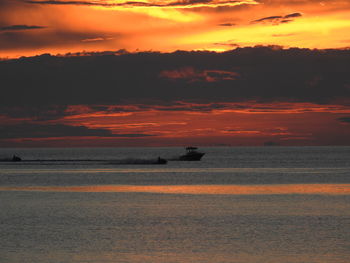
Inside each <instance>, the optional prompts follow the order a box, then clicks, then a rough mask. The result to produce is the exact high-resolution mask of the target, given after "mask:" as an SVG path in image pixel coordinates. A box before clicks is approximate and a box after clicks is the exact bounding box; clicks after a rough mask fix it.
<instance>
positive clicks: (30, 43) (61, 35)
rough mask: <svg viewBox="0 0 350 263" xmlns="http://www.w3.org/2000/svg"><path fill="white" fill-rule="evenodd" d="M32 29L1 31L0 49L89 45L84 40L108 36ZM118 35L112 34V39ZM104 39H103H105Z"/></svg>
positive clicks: (97, 33) (98, 33)
mask: <svg viewBox="0 0 350 263" xmlns="http://www.w3.org/2000/svg"><path fill="white" fill-rule="evenodd" d="M32 31H33V30H24V31H20V30H15V31H4V32H2V33H1V41H0V51H1V50H16V49H20V50H23V49H36V48H44V47H45V48H46V47H60V46H67V45H71V46H74V45H82V44H84V45H89V44H91V43H92V42H84V40H86V39H99V38H101V37H102V38H106V40H108V39H109V37H105V36H101V33H100V32H96V33H94V32H79V31H59V30H45V31H44V32H40V34H34V33H33V32H32ZM119 37H120V35H118V34H114V35H113V39H117V38H119ZM106 40H105V41H106Z"/></svg>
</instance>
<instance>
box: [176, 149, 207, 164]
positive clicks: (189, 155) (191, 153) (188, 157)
mask: <svg viewBox="0 0 350 263" xmlns="http://www.w3.org/2000/svg"><path fill="white" fill-rule="evenodd" d="M197 149H198V148H197V147H186V151H187V152H186V154H184V155H181V156H180V157H179V160H180V161H200V160H201V158H202V157H203V155H204V154H205V153H202V152H198V151H197Z"/></svg>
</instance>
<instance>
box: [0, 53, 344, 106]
mask: <svg viewBox="0 0 350 263" xmlns="http://www.w3.org/2000/svg"><path fill="white" fill-rule="evenodd" d="M349 61H350V51H348V50H328V51H318V50H307V49H288V50H283V49H278V48H275V47H271V48H269V47H256V48H238V49H236V50H233V51H229V52H225V53H215V52H180V51H179V52H174V53H168V54H160V53H152V52H149V53H135V54H131V53H130V54H121V55H98V54H96V55H91V56H71V57H54V56H50V55H42V56H37V57H31V58H21V59H17V60H9V61H2V62H0V79H1V81H2V86H3V87H5V88H4V89H3V96H1V98H0V103H1V105H2V106H11V107H13V106H22V107H23V106H25V105H31V106H38V105H44V104H45V105H70V104H73V105H78V104H87V105H89V104H90V105H95V104H99V105H103V104H118V103H123V102H127V103H129V102H132V103H133V102H137V101H142V102H145V101H146V102H147V101H162V102H166V101H168V102H172V101H228V102H233V101H246V100H252V99H253V100H264V101H274V100H280V101H299V102H315V103H328V102H331V101H335V100H349V98H350V88H349V87H350V81H349V78H348V76H349V75H350V64H349Z"/></svg>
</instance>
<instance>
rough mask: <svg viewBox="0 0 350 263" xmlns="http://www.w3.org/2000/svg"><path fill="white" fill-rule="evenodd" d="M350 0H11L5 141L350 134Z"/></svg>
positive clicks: (6, 15) (262, 139) (300, 140)
mask: <svg viewBox="0 0 350 263" xmlns="http://www.w3.org/2000/svg"><path fill="white" fill-rule="evenodd" d="M348 47H350V1H348V0H324V1H319V0H288V1H287V0H256V1H254V0H245V1H235V0H213V1H210V0H185V1H178V0H148V1H147V0H141V1H122V0H118V1H116V0H106V1H97V0H96V1H88V0H80V1H63V0H61V1H58V0H56V1H55V0H52V1H42V0H38V1H36V0H0V87H1V91H2V94H1V98H0V146H2V147H28V146H33V147H38V146H40V147H41V146H42V147H46V146H65V147H66V146H67V147H69V146H186V145H199V146H202V145H203V146H204V145H205V146H221V145H227V146H254V145H286V146H290V145H291V146H298V145H350V49H349V48H348Z"/></svg>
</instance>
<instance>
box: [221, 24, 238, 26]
mask: <svg viewBox="0 0 350 263" xmlns="http://www.w3.org/2000/svg"><path fill="white" fill-rule="evenodd" d="M235 25H236V24H234V23H222V24H218V26H235Z"/></svg>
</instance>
